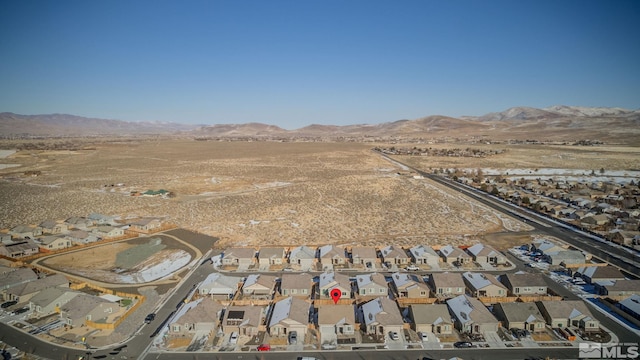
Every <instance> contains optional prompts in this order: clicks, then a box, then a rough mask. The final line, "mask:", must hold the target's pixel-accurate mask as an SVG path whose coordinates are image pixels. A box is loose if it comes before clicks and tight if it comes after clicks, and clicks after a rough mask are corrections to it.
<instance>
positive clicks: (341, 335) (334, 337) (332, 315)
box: [317, 304, 356, 345]
mask: <svg viewBox="0 0 640 360" xmlns="http://www.w3.org/2000/svg"><path fill="white" fill-rule="evenodd" d="M317 314H318V330H319V331H320V341H321V343H322V344H323V345H324V344H337V343H338V342H350V340H351V339H354V338H355V333H356V318H355V308H354V306H353V305H340V304H338V305H333V304H331V305H328V306H321V307H319V308H318V311H317Z"/></svg>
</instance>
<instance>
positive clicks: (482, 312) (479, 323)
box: [447, 295, 500, 334]
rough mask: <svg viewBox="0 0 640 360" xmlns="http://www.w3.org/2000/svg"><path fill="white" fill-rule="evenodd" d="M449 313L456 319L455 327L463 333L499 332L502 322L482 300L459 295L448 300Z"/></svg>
mask: <svg viewBox="0 0 640 360" xmlns="http://www.w3.org/2000/svg"><path fill="white" fill-rule="evenodd" d="M447 306H448V307H449V311H450V312H451V314H453V317H454V318H455V323H454V325H455V327H456V329H458V331H459V332H461V333H467V334H480V333H484V332H486V331H498V328H499V327H500V322H499V321H498V319H496V318H495V316H493V314H491V312H490V311H489V310H488V309H487V308H486V306H484V305H483V304H482V303H481V302H480V300H478V299H475V298H472V297H470V296H467V295H459V296H456V297H454V298H451V299H448V300H447Z"/></svg>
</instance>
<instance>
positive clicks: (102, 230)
mask: <svg viewBox="0 0 640 360" xmlns="http://www.w3.org/2000/svg"><path fill="white" fill-rule="evenodd" d="M93 233H94V234H96V235H97V236H98V237H100V238H102V239H113V238H118V237H121V236H124V229H123V228H120V227H115V226H110V225H102V226H98V227H97V228H95V229H94V230H93Z"/></svg>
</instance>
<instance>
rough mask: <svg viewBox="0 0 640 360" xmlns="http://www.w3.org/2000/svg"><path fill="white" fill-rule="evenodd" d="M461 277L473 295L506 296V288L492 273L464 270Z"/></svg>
mask: <svg viewBox="0 0 640 360" xmlns="http://www.w3.org/2000/svg"><path fill="white" fill-rule="evenodd" d="M462 278H463V279H464V282H465V284H466V286H467V289H468V290H469V293H470V294H472V295H473V296H475V297H498V296H500V297H502V296H507V288H506V286H504V285H503V284H502V283H500V282H499V281H498V280H497V279H496V278H495V277H494V276H493V275H490V274H482V273H472V272H469V271H467V272H465V273H464V274H462Z"/></svg>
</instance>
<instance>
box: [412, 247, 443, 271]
mask: <svg viewBox="0 0 640 360" xmlns="http://www.w3.org/2000/svg"><path fill="white" fill-rule="evenodd" d="M409 253H410V254H411V257H412V259H413V262H414V263H415V264H416V265H418V266H419V265H428V266H430V267H437V266H438V263H439V262H440V256H438V254H437V253H436V252H435V250H433V248H432V247H431V246H427V245H417V246H414V247H412V248H411V249H409Z"/></svg>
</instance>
